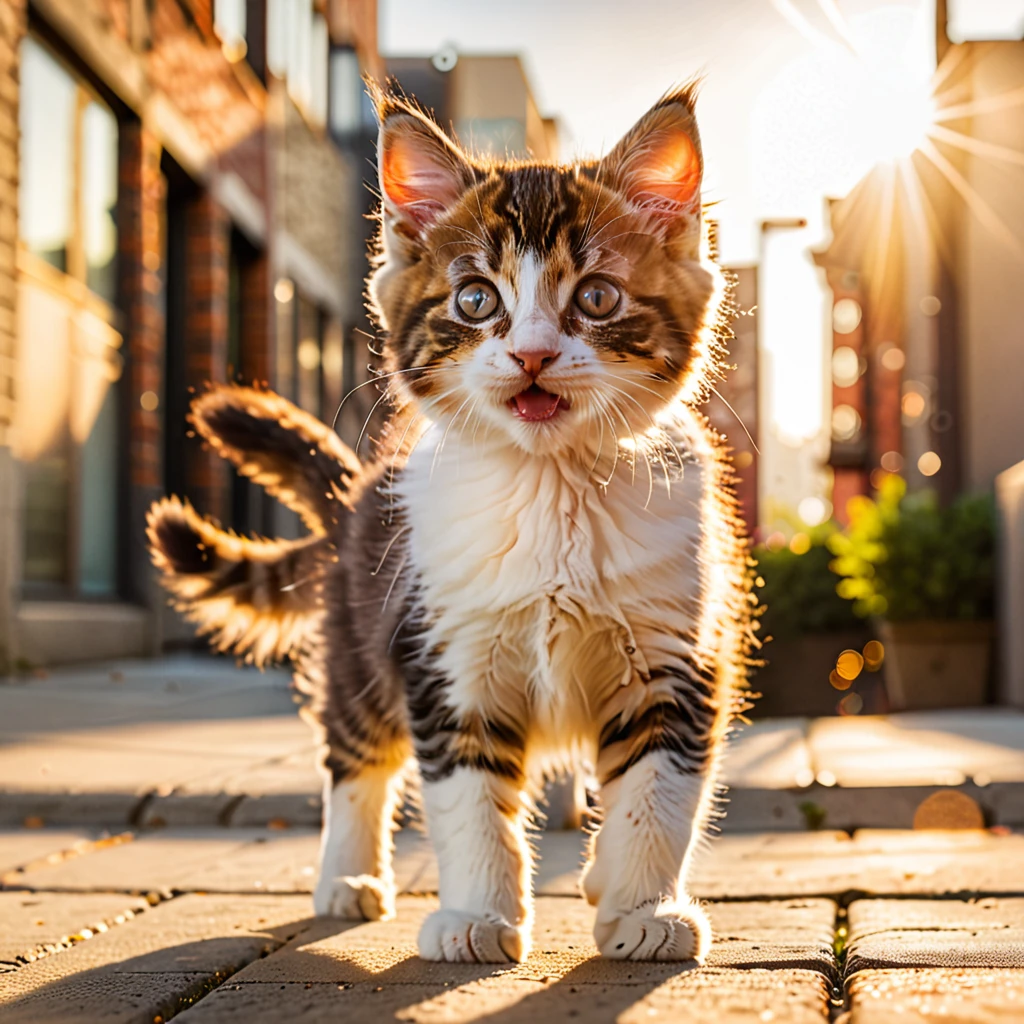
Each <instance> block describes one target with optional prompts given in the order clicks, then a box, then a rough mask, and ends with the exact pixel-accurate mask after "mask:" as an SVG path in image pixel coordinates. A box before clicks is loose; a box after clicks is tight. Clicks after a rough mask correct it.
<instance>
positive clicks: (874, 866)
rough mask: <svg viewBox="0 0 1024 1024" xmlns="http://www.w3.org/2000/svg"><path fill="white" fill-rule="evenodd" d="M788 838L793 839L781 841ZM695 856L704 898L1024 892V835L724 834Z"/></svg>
mask: <svg viewBox="0 0 1024 1024" xmlns="http://www.w3.org/2000/svg"><path fill="white" fill-rule="evenodd" d="M783 838H785V839H787V840H788V842H787V843H785V844H783V843H782V842H779V840H782V839H783ZM711 849H712V850H713V851H714V852H713V854H711V855H707V856H703V857H701V859H700V860H698V862H697V864H696V866H695V870H694V875H693V882H692V887H693V891H694V893H695V894H697V895H699V896H701V897H702V898H705V899H723V898H729V899H753V898H758V897H765V896H773V895H778V896H782V895H785V896H801V895H805V896H815V895H817V896H842V895H844V894H850V893H854V894H864V895H878V896H885V895H892V896H914V895H929V896H931V895H934V896H954V895H958V894H959V895H964V896H967V895H973V894H986V893H987V894H1006V895H1017V894H1024V872H1022V870H1021V865H1022V864H1024V836H1022V835H1016V834H1011V835H1002V834H993V833H992V832H989V831H983V830H976V831H964V832H949V831H941V832H940V831H935V832H907V831H900V830H893V831H891V832H883V831H876V830H864V831H861V832H857V833H855V835H854V836H853V837H852V838H851V837H850V836H847V835H846V834H844V833H841V832H838V833H825V834H814V833H811V834H805V835H801V834H794V835H790V836H785V837H784V836H782V835H764V836H754V837H739V836H736V837H733V836H723V837H722V838H721V839H719V840H717V841H716V842H715V844H713V846H712V847H711Z"/></svg>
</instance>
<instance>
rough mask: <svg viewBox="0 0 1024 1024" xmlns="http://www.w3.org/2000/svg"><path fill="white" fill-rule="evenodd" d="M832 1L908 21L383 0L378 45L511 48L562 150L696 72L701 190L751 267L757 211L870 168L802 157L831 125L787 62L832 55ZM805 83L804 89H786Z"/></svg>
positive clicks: (744, 6) (751, 10)
mask: <svg viewBox="0 0 1024 1024" xmlns="http://www.w3.org/2000/svg"><path fill="white" fill-rule="evenodd" d="M974 2H978V0H974ZM981 2H985V0H981ZM828 3H835V4H836V6H838V7H839V9H840V10H841V14H842V17H843V18H844V19H846V21H847V22H855V21H856V20H857V19H858V18H859V17H861V16H863V15H865V14H868V15H870V14H871V13H872V12H877V11H878V10H879V9H880V8H892V7H894V6H895V7H897V8H898V9H899V10H898V11H897V13H896V14H895V18H896V19H897V20H899V21H900V22H905V23H909V22H910V21H912V20H913V17H914V12H915V11H916V10H917V8H918V7H919V6H920V5H919V4H909V5H908V4H907V3H902V4H895V5H894V4H893V3H892V2H891V0H838V3H837V0H827V2H820V3H819V0H585V2H584V0H516V2H514V3H511V2H507V0H430V2H426V3H425V2H423V0H381V22H380V28H381V38H380V46H381V50H382V52H383V53H385V54H430V53H433V52H436V51H437V50H438V49H440V48H441V46H443V45H445V44H451V45H453V46H454V47H455V48H456V50H459V51H463V52H467V53H519V54H520V55H521V56H522V58H523V61H524V64H525V65H526V69H527V74H528V76H529V79H530V82H531V85H532V87H533V89H534V92H535V95H536V97H537V100H538V103H539V106H540V108H541V110H542V111H543V112H544V113H546V114H553V115H555V116H557V117H558V118H559V121H560V125H561V131H562V139H563V155H565V156H567V157H570V156H572V155H574V154H576V153H585V154H592V153H595V152H596V153H600V152H603V151H606V150H607V149H609V148H610V147H611V146H612V145H613V144H614V142H615V141H616V139H617V138H618V137H619V136H620V135H621V134H622V133H623V132H625V131H626V130H627V129H628V128H629V126H630V125H631V124H632V123H633V122H634V121H635V120H636V119H637V118H638V117H639V116H640V115H641V114H642V113H643V111H644V110H645V109H646V108H647V107H648V106H649V105H650V104H651V103H653V102H654V101H655V100H656V99H657V98H658V96H660V95H661V94H662V93H663V92H664V91H665V90H666V89H668V88H669V87H670V86H672V85H673V84H675V83H677V82H680V81H683V80H686V79H688V78H689V77H691V76H693V75H696V74H699V75H702V76H703V77H704V85H703V87H702V90H701V97H700V101H699V105H698V118H699V121H700V125H701V135H702V142H703V148H704V154H705V160H706V165H707V167H706V175H705V190H704V194H705V199H706V200H709V201H714V202H717V203H719V204H720V206H721V209H720V210H716V216H718V217H719V220H720V222H721V245H722V255H723V259H724V260H725V261H726V262H729V263H749V262H753V261H754V260H755V259H756V257H757V249H758V230H757V224H758V222H759V220H760V219H761V218H762V217H775V216H803V215H807V213H808V209H807V207H809V206H812V205H814V204H817V205H819V206H820V204H821V202H822V197H823V193H824V192H825V191H830V192H835V191H836V189H842V190H847V189H848V188H849V187H850V186H851V185H852V184H853V182H855V181H856V180H857V177H859V176H860V175H861V174H863V173H864V172H865V171H866V170H867V168H868V167H869V166H870V161H869V159H868V156H864V157H863V158H859V157H858V154H857V153H856V151H850V152H834V151H833V152H832V153H830V154H828V156H827V158H826V159H825V160H821V159H818V158H817V154H811V155H810V156H811V159H812V161H813V166H808V165H807V163H806V160H807V159H808V157H807V155H806V154H807V151H808V147H807V145H806V143H807V139H805V138H801V137H800V136H801V135H803V134H808V129H810V134H811V135H812V136H813V133H814V130H815V129H820V130H821V132H822V133H823V134H826V135H828V134H834V132H829V131H828V121H830V120H832V119H833V115H832V113H831V111H829V110H827V109H823V104H821V103H820V102H816V98H815V96H814V95H813V92H814V89H815V83H814V82H813V81H811V79H812V78H813V74H812V75H811V76H808V75H804V78H803V79H802V80H801V79H800V76H799V74H798V73H795V72H794V68H795V67H798V66H799V63H800V61H801V59H804V60H808V59H811V60H813V59H814V58H815V57H817V58H819V59H823V60H824V61H825V62H827V61H828V60H829V59H830V57H831V56H832V52H831V51H837V52H841V51H842V50H843V45H842V42H841V39H840V37H839V35H838V34H837V32H836V30H835V28H834V26H833V25H832V24H831V23H830V22H829V20H828V18H827V17H826V14H825V13H824V10H825V8H826V7H827V6H828ZM925 6H926V7H928V6H930V4H929V2H928V0H925ZM787 14H789V20H787V16H786V15H787ZM826 67H827V63H826ZM819 85H820V84H819ZM805 88H806V89H808V92H807V94H805V95H803V96H802V97H801V96H800V95H799V94H796V95H794V90H800V89H805ZM780 94H781V96H782V100H783V101H784V102H782V103H781V104H780V102H779V96H780ZM773 98H774V100H775V102H772V101H773ZM801 98H802V100H803V101H804V102H801ZM801 119H802V123H799V124H798V122H801ZM791 141H792V144H790V142H791ZM794 145H799V146H801V147H802V149H803V152H804V154H805V163H804V165H803V166H799V165H798V166H796V167H794V166H793V146H794ZM841 148H843V147H841ZM845 148H846V149H849V147H845ZM780 154H782V155H783V156H784V159H781V160H780V159H778V157H779V155H780ZM837 168H838V172H839V173H837ZM851 176H852V177H851Z"/></svg>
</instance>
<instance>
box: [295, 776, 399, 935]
mask: <svg viewBox="0 0 1024 1024" xmlns="http://www.w3.org/2000/svg"><path fill="white" fill-rule="evenodd" d="M401 782H402V780H401V770H400V768H396V767H394V766H388V767H377V766H374V767H364V768H363V769H362V770H361V771H360V772H358V773H357V774H355V775H352V776H350V777H344V778H341V779H336V778H335V777H334V776H333V775H332V774H329V775H328V777H327V779H326V781H325V784H324V824H323V832H322V834H321V839H320V873H319V878H318V879H317V884H316V889H315V890H314V892H313V909H314V911H315V912H316V914H317V915H320V916H327V915H329V916H332V917H344V918H349V919H354V920H366V921H378V920H386V919H387V918H391V917H394V914H395V875H394V871H393V869H392V865H391V859H392V854H393V852H394V841H393V838H392V833H393V830H394V819H395V812H396V810H397V808H398V801H399V800H400V799H401V795H402V785H401Z"/></svg>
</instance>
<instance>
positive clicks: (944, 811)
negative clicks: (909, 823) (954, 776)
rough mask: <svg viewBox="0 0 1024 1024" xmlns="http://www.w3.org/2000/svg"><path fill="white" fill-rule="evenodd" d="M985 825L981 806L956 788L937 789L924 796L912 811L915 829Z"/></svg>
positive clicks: (963, 827) (977, 826)
mask: <svg viewBox="0 0 1024 1024" xmlns="http://www.w3.org/2000/svg"><path fill="white" fill-rule="evenodd" d="M984 827H985V816H984V815H983V814H982V813H981V808H980V807H979V806H978V804H977V803H976V802H975V801H974V800H972V799H971V798H970V797H969V796H968V795H967V794H966V793H961V792H960V791H959V790H957V789H950V790H939V791H938V792H936V793H932V795H931V796H929V797H926V798H925V799H924V800H922V801H921V803H920V804H919V805H918V808H917V810H916V811H915V812H914V828H916V829H975V828H984Z"/></svg>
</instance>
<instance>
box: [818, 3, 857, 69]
mask: <svg viewBox="0 0 1024 1024" xmlns="http://www.w3.org/2000/svg"><path fill="white" fill-rule="evenodd" d="M818 7H819V8H821V13H822V14H824V15H825V17H826V18H827V19H828V23H829V24H830V25H831V26H832V28H833V29H834V30H835V33H836V35H837V36H839V38H840V39H841V40H842V42H843V45H844V46H845V47H846V48H847V49H848V50H849V51H850V53H852V54H854V56H857V57H859V56H860V52H859V51H858V49H857V46H856V44H855V43H854V41H853V35H852V34H851V32H850V26H849V24H848V23H847V21H846V18H845V16H844V15H843V12H842V11H841V10H840V9H839V4H838V3H836V0H818Z"/></svg>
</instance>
